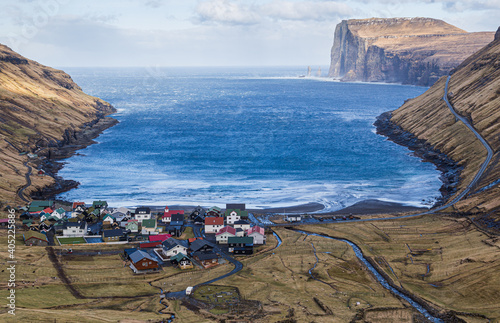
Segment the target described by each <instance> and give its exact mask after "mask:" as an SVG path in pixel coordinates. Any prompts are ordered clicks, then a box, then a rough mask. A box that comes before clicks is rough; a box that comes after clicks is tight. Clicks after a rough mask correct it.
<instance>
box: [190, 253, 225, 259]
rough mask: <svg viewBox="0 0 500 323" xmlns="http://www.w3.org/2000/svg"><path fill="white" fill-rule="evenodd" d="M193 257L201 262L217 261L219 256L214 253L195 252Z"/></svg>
mask: <svg viewBox="0 0 500 323" xmlns="http://www.w3.org/2000/svg"><path fill="white" fill-rule="evenodd" d="M193 257H197V258H198V259H200V260H211V259H217V258H219V256H218V255H217V254H216V253H214V252H209V253H206V252H195V253H193Z"/></svg>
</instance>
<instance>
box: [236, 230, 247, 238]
mask: <svg viewBox="0 0 500 323" xmlns="http://www.w3.org/2000/svg"><path fill="white" fill-rule="evenodd" d="M235 230H236V236H237V237H244V236H245V231H243V229H241V228H236V229H235Z"/></svg>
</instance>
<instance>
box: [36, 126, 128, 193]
mask: <svg viewBox="0 0 500 323" xmlns="http://www.w3.org/2000/svg"><path fill="white" fill-rule="evenodd" d="M118 123H119V121H118V120H117V119H114V118H112V117H110V116H99V117H98V118H97V119H94V120H93V121H91V122H88V123H86V124H84V125H82V129H81V130H79V131H71V130H70V129H66V131H65V133H64V138H63V140H62V141H60V142H59V143H58V146H57V147H44V148H40V149H41V150H39V151H38V155H39V156H40V157H44V158H43V159H41V160H39V161H38V162H37V163H36V164H37V167H38V168H41V169H43V170H44V171H45V175H46V176H50V177H52V178H53V179H54V180H55V183H53V184H51V185H49V186H44V187H42V188H41V189H38V190H35V191H33V192H31V193H30V198H31V199H56V196H57V195H58V194H61V193H64V192H67V191H69V190H71V189H74V188H77V187H78V185H79V184H80V183H78V182H77V181H74V180H71V179H64V178H62V177H61V176H58V175H57V173H58V172H59V170H61V169H62V168H63V167H64V162H63V160H64V159H67V158H69V157H71V156H73V155H75V154H78V153H77V151H78V150H80V149H84V148H86V147H88V146H90V145H93V144H95V143H97V142H96V141H94V139H96V138H97V137H99V136H100V135H101V134H102V133H103V132H104V131H105V130H106V129H109V128H111V127H113V126H115V125H116V124H118Z"/></svg>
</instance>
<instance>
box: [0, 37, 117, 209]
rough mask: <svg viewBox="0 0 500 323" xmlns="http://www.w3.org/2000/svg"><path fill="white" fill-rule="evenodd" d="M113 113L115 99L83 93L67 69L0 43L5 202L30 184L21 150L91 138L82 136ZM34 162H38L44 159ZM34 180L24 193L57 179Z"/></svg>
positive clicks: (0, 197)
mask: <svg viewBox="0 0 500 323" xmlns="http://www.w3.org/2000/svg"><path fill="white" fill-rule="evenodd" d="M113 112H114V108H113V107H112V106H111V105H110V104H108V103H106V102H104V101H102V100H100V99H98V98H95V97H92V96H90V95H87V94H85V93H83V91H82V89H81V88H80V87H79V86H78V85H77V84H75V83H74V82H73V80H72V79H71V77H70V76H69V75H68V74H66V73H64V72H63V71H60V70H56V69H53V68H50V67H47V66H43V65H41V64H38V63H37V62H34V61H31V60H29V59H26V58H24V57H22V56H21V55H19V54H17V53H15V52H13V51H12V50H11V49H10V48H8V47H6V46H4V45H0V121H1V123H0V152H1V156H0V174H1V175H0V176H1V180H0V201H7V202H15V201H18V200H19V199H18V198H17V197H16V192H17V191H18V190H19V189H20V188H21V187H22V186H23V185H25V184H26V179H25V177H24V175H25V173H26V172H27V167H26V166H24V163H25V162H28V157H27V156H20V155H19V153H20V152H36V153H38V154H40V155H47V154H48V152H49V151H50V149H48V148H49V147H51V148H53V150H57V148H60V147H61V146H63V145H64V144H68V143H74V142H77V141H78V140H79V139H82V140H83V139H87V138H78V136H79V135H81V132H82V131H83V130H84V129H86V128H89V127H90V126H91V125H93V124H94V123H96V121H97V120H98V119H101V118H103V117H104V116H105V115H108V114H110V113H113ZM87 141H88V140H87ZM79 144H82V142H80V143H79ZM44 148H45V149H44ZM31 162H32V165H33V166H36V163H38V162H39V161H36V160H32V161H31ZM31 179H32V181H33V185H32V186H31V187H29V188H28V189H27V190H26V193H25V196H29V192H30V191H33V190H35V189H37V188H40V187H43V186H45V185H47V184H50V183H51V182H53V179H50V178H42V177H36V176H32V178H31Z"/></svg>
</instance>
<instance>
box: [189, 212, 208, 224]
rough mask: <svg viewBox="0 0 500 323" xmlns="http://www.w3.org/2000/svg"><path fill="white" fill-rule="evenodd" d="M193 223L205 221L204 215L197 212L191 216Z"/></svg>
mask: <svg viewBox="0 0 500 323" xmlns="http://www.w3.org/2000/svg"><path fill="white" fill-rule="evenodd" d="M191 220H192V221H193V222H194V224H202V223H205V216H204V215H203V214H197V215H195V216H194V217H192V218H191Z"/></svg>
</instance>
